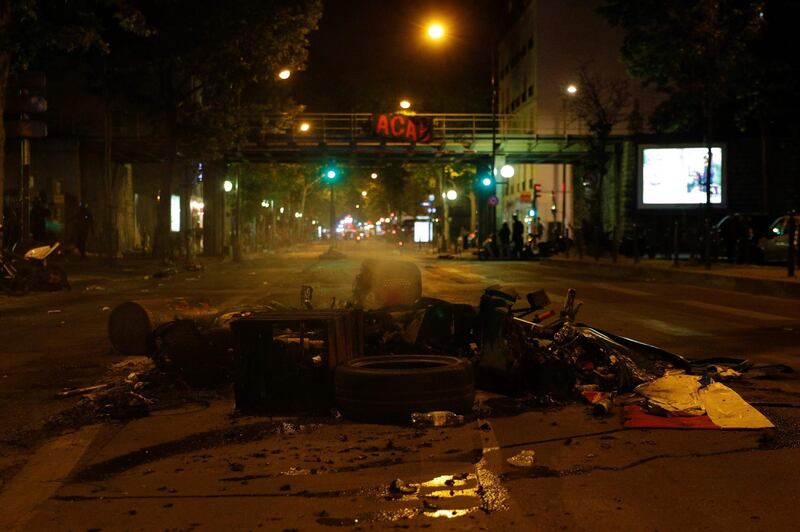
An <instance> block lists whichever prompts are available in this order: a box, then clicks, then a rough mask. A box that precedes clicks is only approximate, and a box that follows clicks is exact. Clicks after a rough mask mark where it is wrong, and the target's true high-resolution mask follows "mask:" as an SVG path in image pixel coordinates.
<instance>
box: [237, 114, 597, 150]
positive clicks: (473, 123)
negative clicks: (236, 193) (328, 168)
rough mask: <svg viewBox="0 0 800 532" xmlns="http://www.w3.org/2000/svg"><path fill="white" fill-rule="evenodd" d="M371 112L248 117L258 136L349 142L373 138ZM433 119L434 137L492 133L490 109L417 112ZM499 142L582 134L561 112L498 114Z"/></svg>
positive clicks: (459, 138)
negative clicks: (529, 114)
mask: <svg viewBox="0 0 800 532" xmlns="http://www.w3.org/2000/svg"><path fill="white" fill-rule="evenodd" d="M374 116H375V115H373V114H372V113H304V114H299V115H296V116H288V115H261V116H253V117H251V118H252V120H253V123H254V127H260V128H261V130H260V131H261V133H260V136H261V138H263V139H265V140H269V141H278V142H280V141H289V142H296V143H305V142H308V143H316V142H337V141H338V142H352V141H358V140H375V135H374V134H373V120H374ZM410 116H417V117H422V118H427V119H430V120H431V121H432V123H433V141H434V142H436V141H445V140H446V141H452V142H474V141H476V140H487V139H490V138H491V136H492V131H493V116H492V115H491V114H490V113H479V114H458V113H417V114H413V115H410ZM496 120H497V123H496V124H497V125H496V128H497V129H496V134H497V140H498V142H503V141H505V140H510V139H515V138H517V139H530V138H531V137H534V136H536V135H549V136H553V135H556V136H557V135H563V134H571V135H575V134H584V133H585V128H583V127H581V124H580V123H578V122H577V121H575V120H573V121H569V122H565V121H564V120H563V117H562V116H552V117H550V116H542V115H540V116H538V117H536V119H534V117H532V116H520V115H511V114H501V115H497V117H496ZM264 124H269V127H264Z"/></svg>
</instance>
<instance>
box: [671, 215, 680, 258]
mask: <svg viewBox="0 0 800 532" xmlns="http://www.w3.org/2000/svg"><path fill="white" fill-rule="evenodd" d="M678 236H679V235H678V220H675V223H674V224H673V225H672V265H673V266H676V267H677V266H678Z"/></svg>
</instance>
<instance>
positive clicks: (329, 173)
mask: <svg viewBox="0 0 800 532" xmlns="http://www.w3.org/2000/svg"><path fill="white" fill-rule="evenodd" d="M324 175H325V178H326V179H327V180H328V181H334V180H336V178H337V177H339V169H338V168H336V167H335V166H328V167H327V168H325V173H324Z"/></svg>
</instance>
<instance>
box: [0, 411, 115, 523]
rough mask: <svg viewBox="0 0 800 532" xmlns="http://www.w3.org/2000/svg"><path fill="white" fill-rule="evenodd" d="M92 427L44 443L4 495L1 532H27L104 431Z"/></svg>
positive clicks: (2, 496)
mask: <svg viewBox="0 0 800 532" xmlns="http://www.w3.org/2000/svg"><path fill="white" fill-rule="evenodd" d="M100 428H101V426H100V425H91V426H89V427H85V428H83V429H81V430H79V431H78V432H75V433H72V434H67V435H66V436H61V437H59V438H56V439H55V440H52V441H50V442H48V443H46V444H44V445H43V446H42V447H41V448H40V449H39V450H38V451H36V454H34V455H33V456H32V457H31V459H30V460H28V463H27V464H25V466H24V467H23V468H22V470H21V471H20V472H19V473H17V475H16V476H15V477H14V478H12V479H11V482H9V483H8V485H7V486H6V487H5V489H4V490H3V493H2V494H0V508H2V509H3V511H2V512H0V530H25V528H26V527H25V523H27V522H28V521H29V520H30V519H31V517H33V514H34V512H35V510H36V508H37V507H38V506H39V505H40V504H42V503H43V502H44V501H46V500H47V499H49V498H50V497H52V496H53V495H54V494H55V493H56V491H57V490H58V488H60V487H61V484H62V482H63V481H64V480H66V478H67V476H68V475H69V474H70V472H71V471H72V469H73V468H74V467H75V465H76V464H77V463H78V461H79V460H80V459H81V458H82V457H83V455H84V453H85V452H86V449H88V448H89V445H90V444H91V443H92V441H93V440H94V438H95V436H96V435H97V433H98V432H99V431H100Z"/></svg>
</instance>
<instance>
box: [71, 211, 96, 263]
mask: <svg viewBox="0 0 800 532" xmlns="http://www.w3.org/2000/svg"><path fill="white" fill-rule="evenodd" d="M75 230H76V236H75V245H76V246H77V247H78V253H80V254H81V258H82V259H83V258H85V257H86V241H87V240H88V239H89V235H90V234H92V233H94V216H92V211H90V210H89V206H88V205H86V204H85V203H81V204H80V205H79V206H78V216H77V220H76V222H75Z"/></svg>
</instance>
